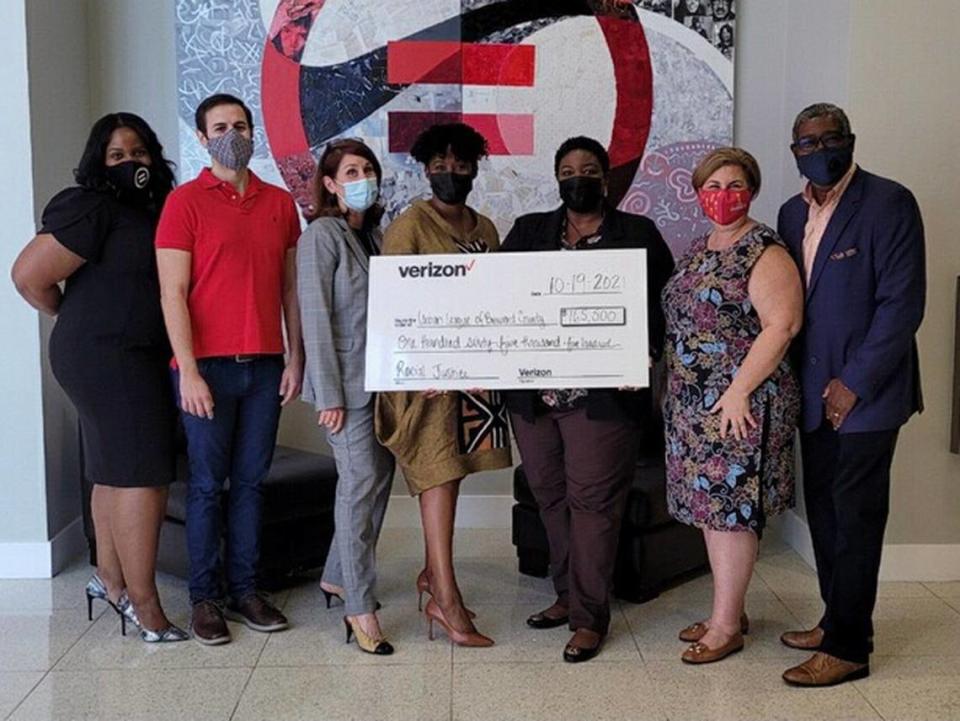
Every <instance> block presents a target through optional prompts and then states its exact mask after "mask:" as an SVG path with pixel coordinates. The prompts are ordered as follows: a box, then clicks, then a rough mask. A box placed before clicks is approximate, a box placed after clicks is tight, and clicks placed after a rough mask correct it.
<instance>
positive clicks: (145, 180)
mask: <svg viewBox="0 0 960 721" xmlns="http://www.w3.org/2000/svg"><path fill="white" fill-rule="evenodd" d="M107 180H109V181H110V185H112V186H113V188H114V190H116V191H117V197H118V198H120V200H121V201H124V202H128V203H137V204H143V203H146V202H148V201H149V200H150V168H149V167H148V166H146V165H144V164H143V163H138V162H137V161H136V160H127V161H124V162H122V163H120V164H119V165H110V166H107Z"/></svg>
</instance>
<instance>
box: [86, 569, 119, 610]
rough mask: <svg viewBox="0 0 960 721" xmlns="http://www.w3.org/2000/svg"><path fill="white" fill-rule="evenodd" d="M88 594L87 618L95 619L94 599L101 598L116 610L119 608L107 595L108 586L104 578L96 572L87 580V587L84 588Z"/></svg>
mask: <svg viewBox="0 0 960 721" xmlns="http://www.w3.org/2000/svg"><path fill="white" fill-rule="evenodd" d="M83 590H84V592H85V593H86V594H87V620H88V621H92V620H93V599H95V598H99V599H100V600H101V601H106V602H107V603H108V604H110V606H111V607H112V608H113V610H114V611H116V610H117V607H116V606H114V605H113V601H111V600H110V599H109V598H108V597H107V586H106V584H104V582H103V579H101V578H100V575H99V574H97V573H94V574H93V575H92V576H90V580H89V581H87V587H86V588H85V589H83Z"/></svg>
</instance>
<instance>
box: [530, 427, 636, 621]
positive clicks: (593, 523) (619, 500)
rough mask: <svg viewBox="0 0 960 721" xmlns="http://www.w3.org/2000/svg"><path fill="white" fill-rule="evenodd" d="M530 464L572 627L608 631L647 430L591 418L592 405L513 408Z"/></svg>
mask: <svg viewBox="0 0 960 721" xmlns="http://www.w3.org/2000/svg"><path fill="white" fill-rule="evenodd" d="M512 420H513V432H514V434H515V436H516V439H517V445H518V446H519V447H520V455H521V457H522V458H523V468H524V471H525V472H526V475H527V480H528V481H529V483H530V490H531V491H532V492H533V495H534V498H536V500H537V504H538V505H539V506H540V517H541V518H542V519H543V525H544V526H546V529H547V538H548V540H549V542H550V570H551V573H552V575H553V585H554V588H555V589H556V591H557V599H558V602H559V603H560V604H561V605H564V606H566V607H567V608H568V609H569V610H570V629H571V630H573V631H575V630H577V629H578V628H585V629H589V630H591V631H596V632H598V633H600V634H606V632H607V629H608V627H609V626H610V594H611V590H612V586H613V571H614V563H615V561H616V555H617V541H618V539H619V535H620V522H621V520H622V518H623V511H624V505H625V504H626V499H627V492H628V491H629V489H630V483H631V480H632V479H633V474H634V470H635V466H636V459H637V452H638V441H639V432H638V430H637V427H636V425H635V424H633V423H632V422H630V421H628V420H590V419H588V418H587V412H586V410H585V409H582V408H580V409H577V410H572V411H549V412H547V413H545V414H543V415H539V416H537V418H536V420H535V421H534V422H532V423H531V422H529V421H525V420H524V419H523V418H522V417H520V416H518V415H517V414H513V415H512Z"/></svg>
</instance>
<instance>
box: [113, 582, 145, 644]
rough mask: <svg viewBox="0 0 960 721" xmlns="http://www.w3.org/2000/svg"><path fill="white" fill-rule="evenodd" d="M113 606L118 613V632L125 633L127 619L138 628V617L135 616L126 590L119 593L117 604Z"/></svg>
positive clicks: (134, 610)
mask: <svg viewBox="0 0 960 721" xmlns="http://www.w3.org/2000/svg"><path fill="white" fill-rule="evenodd" d="M114 608H115V609H116V611H117V613H119V614H120V633H121V634H122V635H124V636H126V635H127V621H129V622H130V623H132V624H133V625H134V626H136V627H137V628H140V617H139V616H137V611H136V609H134V607H133V602H132V601H131V600H130V597H129V596H128V595H127V592H126V591H123V592H122V593H121V594H120V598H119V599H117V605H116V606H114Z"/></svg>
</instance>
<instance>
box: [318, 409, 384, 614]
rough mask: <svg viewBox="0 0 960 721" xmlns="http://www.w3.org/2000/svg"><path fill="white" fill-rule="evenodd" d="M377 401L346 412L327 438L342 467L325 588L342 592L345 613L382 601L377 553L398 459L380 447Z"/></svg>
mask: <svg viewBox="0 0 960 721" xmlns="http://www.w3.org/2000/svg"><path fill="white" fill-rule="evenodd" d="M373 407H374V404H373V401H372V400H371V401H370V403H368V404H367V405H365V406H364V407H363V408H348V409H346V417H345V419H344V424H343V428H342V429H341V430H340V432H339V433H337V434H333V433H330V432H329V431H328V432H327V440H328V441H329V443H330V447H331V448H332V449H333V457H334V460H335V461H336V463H337V474H338V475H339V479H338V480H337V498H336V506H335V508H334V523H335V527H336V528H335V531H334V534H333V543H332V544H331V546H330V552H329V554H328V555H327V562H326V565H325V566H324V569H323V581H324V583H328V584H332V585H335V586H342V587H343V589H344V592H345V594H346V599H345V603H346V608H345V613H346V614H347V615H348V616H356V615H359V614H362V613H373V611H374V610H375V609H376V607H377V599H376V579H377V571H376V547H377V540H378V539H379V538H380V529H381V528H382V526H383V516H384V513H385V512H386V510H387V501H389V500H390V489H391V486H392V484H393V470H394V460H393V455H392V454H391V453H390V451H388V450H387V449H386V448H384V447H383V446H381V445H380V444H379V443H378V442H377V438H376V435H375V433H374V430H373Z"/></svg>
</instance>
